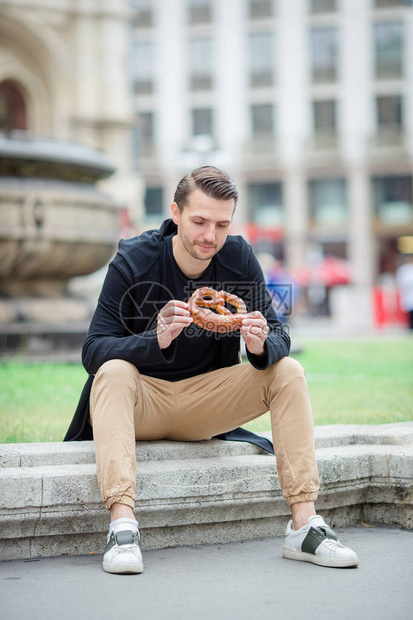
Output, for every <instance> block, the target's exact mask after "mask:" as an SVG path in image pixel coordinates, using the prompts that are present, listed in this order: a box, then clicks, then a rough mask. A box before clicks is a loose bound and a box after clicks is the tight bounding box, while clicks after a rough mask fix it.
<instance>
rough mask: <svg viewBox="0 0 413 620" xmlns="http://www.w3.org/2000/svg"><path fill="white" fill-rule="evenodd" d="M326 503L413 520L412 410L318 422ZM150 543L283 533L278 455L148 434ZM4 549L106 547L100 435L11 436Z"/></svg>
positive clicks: (330, 507)
mask: <svg viewBox="0 0 413 620" xmlns="http://www.w3.org/2000/svg"><path fill="white" fill-rule="evenodd" d="M316 445H317V446H318V447H317V460H318V466H319V473H320V480H321V484H322V491H321V493H320V498H319V500H318V502H317V507H318V509H319V510H320V512H321V513H322V514H323V515H324V516H326V517H327V518H329V519H330V522H331V523H332V525H334V526H348V525H354V524H356V523H357V522H358V521H360V520H363V521H367V522H372V523H378V524H382V525H389V524H391V525H399V526H404V527H409V528H412V527H413V501H412V500H413V422H408V423H402V424H392V425H382V426H377V427H374V426H373V427H372V426H330V427H317V428H316ZM136 454H137V459H138V477H137V491H136V497H137V500H136V510H135V512H136V515H137V518H138V519H139V522H140V529H141V533H142V547H143V548H144V549H156V548H163V547H169V546H176V545H184V544H191V545H193V544H203V543H211V542H229V541H236V540H247V539H251V538H262V537H265V536H277V535H282V533H283V530H284V528H285V524H286V522H287V520H288V518H289V514H290V513H289V508H288V506H287V504H286V502H285V500H284V499H283V497H282V493H281V489H280V486H279V482H278V476H277V474H276V468H275V460H274V457H272V456H271V455H269V454H267V453H265V452H264V451H262V450H261V449H260V448H258V447H256V446H253V445H251V444H245V443H239V442H226V441H221V440H216V439H214V440H209V441H203V442H166V441H165V442H164V441H161V442H138V444H137V447H136ZM0 460H1V462H2V465H3V467H2V468H1V469H0V558H1V559H21V558H30V557H42V556H51V555H61V554H65V553H67V554H71V555H73V554H84V553H89V552H102V549H103V547H104V543H105V537H106V532H107V526H108V514H107V511H106V509H105V508H104V506H103V503H102V500H101V497H100V493H99V489H98V486H97V481H96V468H95V464H94V451H93V442H79V443H69V444H63V443H55V444H8V445H1V446H0Z"/></svg>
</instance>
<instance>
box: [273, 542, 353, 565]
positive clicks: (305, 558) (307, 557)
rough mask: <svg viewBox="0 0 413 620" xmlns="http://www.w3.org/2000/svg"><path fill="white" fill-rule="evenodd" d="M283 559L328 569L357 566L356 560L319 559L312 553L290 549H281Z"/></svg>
mask: <svg viewBox="0 0 413 620" xmlns="http://www.w3.org/2000/svg"><path fill="white" fill-rule="evenodd" d="M283 558H286V559H287V560H298V562H311V564H317V565H318V566H328V567H330V568H349V567H351V566H354V567H356V566H358V565H359V561H358V559H354V558H353V559H351V560H337V559H335V558H321V557H320V556H318V555H313V554H312V553H304V552H303V551H296V549H292V548H291V547H285V546H284V547H283Z"/></svg>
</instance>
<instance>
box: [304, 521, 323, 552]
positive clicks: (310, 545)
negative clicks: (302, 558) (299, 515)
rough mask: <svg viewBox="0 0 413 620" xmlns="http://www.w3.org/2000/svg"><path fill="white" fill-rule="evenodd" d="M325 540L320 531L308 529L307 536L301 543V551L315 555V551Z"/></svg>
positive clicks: (313, 528) (312, 528)
mask: <svg viewBox="0 0 413 620" xmlns="http://www.w3.org/2000/svg"><path fill="white" fill-rule="evenodd" d="M325 539H326V536H325V534H324V533H323V532H320V530H319V529H316V528H315V527H310V529H309V530H308V534H307V536H306V537H305V538H304V540H303V542H302V543H301V551H303V552H304V553H312V554H313V555H315V552H316V549H317V548H318V547H319V546H320V544H321V543H322V542H323V540H325Z"/></svg>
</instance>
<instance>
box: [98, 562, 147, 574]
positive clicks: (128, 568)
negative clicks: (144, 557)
mask: <svg viewBox="0 0 413 620" xmlns="http://www.w3.org/2000/svg"><path fill="white" fill-rule="evenodd" d="M103 570H104V571H105V572H106V573H113V574H116V575H121V574H126V575H130V574H138V573H143V564H137V565H136V564H134V565H133V564H129V565H128V564H124V565H123V566H119V564H109V563H108V562H103Z"/></svg>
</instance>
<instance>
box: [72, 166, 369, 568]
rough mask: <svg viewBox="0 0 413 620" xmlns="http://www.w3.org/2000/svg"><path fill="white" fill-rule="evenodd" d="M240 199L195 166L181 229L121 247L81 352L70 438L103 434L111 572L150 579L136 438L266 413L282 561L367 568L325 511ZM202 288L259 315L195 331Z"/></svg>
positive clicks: (100, 451) (193, 433) (309, 430)
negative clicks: (280, 499) (142, 538)
mask: <svg viewBox="0 0 413 620" xmlns="http://www.w3.org/2000/svg"><path fill="white" fill-rule="evenodd" d="M237 200H238V191H237V188H236V186H235V185H234V183H233V181H232V180H231V179H230V177H229V176H228V175H227V174H225V173H224V172H222V171H221V170H218V169H217V168H214V167H212V166H204V167H201V168H198V169H196V170H194V171H193V172H192V173H190V174H188V175H186V176H185V177H184V178H183V179H182V180H181V181H180V182H179V184H178V186H177V189H176V192H175V196H174V202H173V203H172V206H171V211H172V220H166V221H165V222H164V223H163V224H162V226H161V228H160V229H159V230H152V231H148V232H145V233H143V234H142V235H140V236H138V237H134V238H132V239H128V240H122V241H121V242H120V244H119V250H118V253H117V255H116V256H115V258H114V259H113V261H112V262H111V263H110V265H109V269H108V273H107V276H106V279H105V282H104V284H103V288H102V292H101V295H100V297H99V302H98V306H97V309H96V311H95V314H94V316H93V319H92V322H91V325H90V329H89V333H88V336H87V338H86V340H85V343H84V346H83V353H82V361H83V364H84V366H85V368H86V370H87V371H88V372H89V374H90V377H89V381H88V383H87V384H86V386H85V389H84V391H83V394H82V398H81V401H80V403H79V406H78V409H77V411H76V414H75V417H74V419H73V421H72V424H71V427H70V428H69V430H68V433H67V435H66V437H65V440H66V441H69V440H74V439H75V440H76V439H86V438H90V424H91V425H92V427H93V438H94V441H95V450H96V467H97V476H98V483H99V488H100V490H101V494H102V498H103V500H104V502H105V504H106V507H107V509H108V510H109V511H110V515H111V523H110V529H109V534H108V542H107V546H106V549H105V553H104V558H103V568H104V570H105V571H107V572H110V573H140V572H142V570H143V564H142V555H141V552H140V548H139V530H138V522H137V521H136V519H135V516H134V512H133V510H134V506H135V485H136V475H137V467H136V457H135V441H136V440H139V441H150V440H153V441H154V440H162V439H168V440H173V441H199V440H202V439H208V438H210V437H212V436H215V435H218V434H222V433H228V432H229V431H232V430H233V429H236V428H237V427H238V426H240V425H243V424H245V423H246V422H249V421H250V420H253V419H254V418H256V417H258V416H260V415H262V414H264V413H265V412H267V411H268V410H269V411H270V415H271V427H272V435H273V442H274V448H275V453H276V458H277V471H278V476H279V480H280V485H281V488H282V492H283V495H284V497H285V499H286V501H287V502H288V504H289V506H290V507H291V511H292V520H291V521H290V522H289V523H288V525H287V530H286V537H285V542H284V546H283V556H284V557H286V558H290V559H295V560H301V561H305V562H313V563H315V564H320V565H322V566H335V567H344V566H357V565H358V559H357V555H356V554H355V553H354V551H352V550H351V549H349V548H347V547H344V546H343V545H341V544H340V543H339V542H338V540H337V537H336V535H335V534H334V532H333V531H332V530H331V529H330V528H329V527H328V525H327V524H326V523H325V522H324V519H323V518H322V517H321V516H319V515H316V511H315V507H314V501H315V500H316V498H317V494H318V490H319V480H318V473H317V464H316V456H315V449H314V434H313V419H312V412H311V406H310V402H309V396H308V389H307V384H306V380H305V376H304V370H303V368H302V366H301V365H300V364H299V363H298V362H297V361H295V360H294V359H292V358H290V357H288V355H289V351H290V338H289V336H288V334H287V332H286V331H285V329H284V328H283V326H282V324H281V322H280V321H279V320H278V319H277V316H276V313H275V310H274V307H273V303H272V299H271V296H270V294H269V293H268V291H267V289H266V287H265V281H264V277H263V274H262V271H261V268H260V266H259V264H258V261H257V259H256V258H255V256H254V254H253V252H252V249H251V247H250V246H249V245H248V244H247V243H246V241H245V240H244V239H243V238H242V237H240V236H232V235H229V234H228V233H229V228H230V225H231V222H232V218H233V215H234V211H235V208H236V204H237ZM204 286H208V287H213V288H215V289H218V290H227V291H228V290H229V289H231V290H229V292H230V293H233V294H236V295H238V296H239V297H242V298H243V299H244V301H245V303H246V305H247V311H248V313H247V314H246V316H245V317H244V319H243V320H242V326H241V327H240V329H238V330H236V331H233V332H229V333H218V334H217V333H215V332H209V331H207V330H205V329H202V328H201V327H199V326H198V325H195V324H194V323H193V319H192V317H191V315H190V312H189V310H188V303H187V300H188V298H189V297H190V295H191V293H193V292H194V291H195V290H197V289H198V288H200V287H204ZM240 338H242V339H243V340H244V342H245V347H246V353H247V357H248V361H247V362H246V363H244V364H239V348H240ZM89 392H90V395H89ZM89 422H90V424H89Z"/></svg>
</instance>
